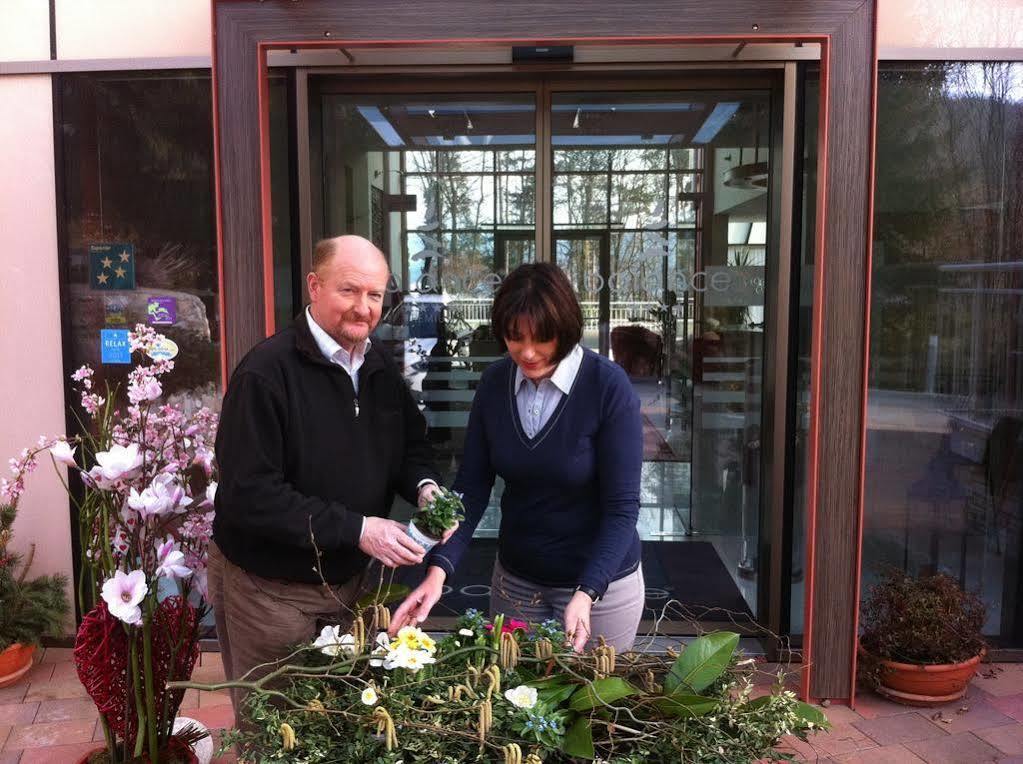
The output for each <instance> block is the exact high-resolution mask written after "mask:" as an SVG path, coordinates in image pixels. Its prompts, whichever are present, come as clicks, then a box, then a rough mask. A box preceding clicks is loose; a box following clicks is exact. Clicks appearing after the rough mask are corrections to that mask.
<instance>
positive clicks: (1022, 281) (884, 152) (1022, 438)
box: [863, 62, 1023, 647]
mask: <svg viewBox="0 0 1023 764" xmlns="http://www.w3.org/2000/svg"><path fill="white" fill-rule="evenodd" d="M907 124H910V125H913V130H911V131H908V130H906V128H905V126H906V125H907ZM1021 178H1023V64H1018V63H999V62H987V63H934V64H920V65H901V64H884V65H883V66H882V68H881V73H880V82H879V90H878V134H877V174H876V196H875V198H876V208H875V220H874V230H875V244H874V260H873V265H874V270H873V274H872V284H873V290H872V302H871V306H870V310H871V322H870V327H871V336H870V345H871V347H870V350H871V354H870V370H869V373H870V393H869V407H868V434H867V475H866V497H865V509H866V518H865V528H864V539H863V582H864V584H865V585H869V584H870V583H871V582H872V581H873V580H875V578H876V576H877V575H878V574H879V573H880V572H882V570H883V569H884V568H885V567H886V566H894V567H896V568H899V569H903V570H906V571H907V572H909V573H910V574H924V573H930V572H933V571H940V572H944V573H947V574H949V575H951V576H952V577H953V578H955V579H956V580H957V581H959V583H960V584H961V585H962V586H964V587H966V588H967V589H970V590H973V591H977V592H979V594H980V595H981V596H982V597H983V599H984V601H985V602H986V603H987V605H988V608H989V611H988V621H987V625H986V629H985V631H986V633H988V634H990V635H992V636H993V637H995V638H996V641H997V642H998V643H1000V644H1005V645H1011V646H1017V647H1018V646H1020V645H1021V644H1023V607H1021V605H1020V603H1021V601H1023V600H1021V596H1020V595H1021V591H1020V584H1021V578H1023V554H1021V552H1023V543H1021V542H1023V521H1021V518H1023V301H1021V296H1023V278H1021V277H1023V259H1021V257H1020V252H1019V242H1020V240H1021V239H1023V184H1021V181H1020V179H1021Z"/></svg>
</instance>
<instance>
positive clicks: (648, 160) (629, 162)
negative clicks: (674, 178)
mask: <svg viewBox="0 0 1023 764" xmlns="http://www.w3.org/2000/svg"><path fill="white" fill-rule="evenodd" d="M611 167H612V168H613V169H614V170H616V171H619V172H620V171H626V170H667V169H668V152H667V149H662V148H644V149H615V150H613V151H612V153H611Z"/></svg>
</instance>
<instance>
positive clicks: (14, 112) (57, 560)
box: [0, 4, 71, 632]
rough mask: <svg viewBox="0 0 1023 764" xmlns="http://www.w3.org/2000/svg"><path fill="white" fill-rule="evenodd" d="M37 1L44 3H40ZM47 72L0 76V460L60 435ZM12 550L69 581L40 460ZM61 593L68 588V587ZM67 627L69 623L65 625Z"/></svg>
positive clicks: (67, 542)
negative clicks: (0, 155) (32, 548)
mask: <svg viewBox="0 0 1023 764" xmlns="http://www.w3.org/2000/svg"><path fill="white" fill-rule="evenodd" d="M44 5H45V4H44ZM51 104H52V92H51V90H50V77H49V76H48V75H32V76H10V77H0V114H5V115H7V116H6V117H5V118H4V119H0V146H3V147H4V160H3V166H4V172H3V180H2V182H0V258H2V260H0V262H2V263H3V280H2V282H0V283H2V285H3V286H2V292H0V327H3V331H2V332H0V362H2V363H3V366H4V369H5V371H6V373H4V374H0V423H2V424H0V459H2V462H0V463H2V464H3V465H4V467H3V469H4V470H5V472H6V461H7V459H9V458H10V457H12V456H14V455H15V454H17V453H18V452H20V451H21V449H22V448H24V447H26V446H31V445H32V444H33V443H35V441H36V439H37V438H38V437H39V436H40V435H56V434H59V433H63V432H64V387H63V381H62V380H63V377H64V368H63V360H62V355H61V333H60V288H59V283H58V278H57V228H56V217H55V210H56V199H55V191H54V170H53V162H54V159H53V111H52V106H51ZM14 533H15V539H14V543H13V547H14V548H15V549H17V550H19V551H21V552H25V551H27V550H28V547H29V544H31V543H33V542H34V543H35V544H36V554H35V562H34V563H33V565H32V571H33V572H34V573H37V574H41V573H58V572H59V573H65V574H66V575H67V576H68V578H69V579H70V578H71V524H70V519H69V515H68V500H67V497H66V495H65V493H64V489H63V488H62V487H61V485H60V482H59V481H58V480H57V477H56V475H55V474H54V471H53V468H52V466H51V465H50V463H49V457H48V456H47V458H46V459H45V460H42V461H41V462H40V467H39V469H37V470H36V473H35V474H33V475H32V476H31V477H30V478H29V481H28V488H27V490H26V492H25V495H24V497H23V499H22V501H21V505H20V511H19V513H18V519H17V520H16V521H15V525H14ZM69 594H70V588H69ZM68 631H69V632H70V631H71V624H70V622H69V624H68Z"/></svg>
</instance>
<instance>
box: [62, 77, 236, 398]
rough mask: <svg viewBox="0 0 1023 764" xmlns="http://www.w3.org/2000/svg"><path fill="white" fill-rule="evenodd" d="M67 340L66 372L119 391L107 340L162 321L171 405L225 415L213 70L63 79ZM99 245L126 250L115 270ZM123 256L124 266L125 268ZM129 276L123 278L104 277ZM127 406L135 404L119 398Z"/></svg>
mask: <svg viewBox="0 0 1023 764" xmlns="http://www.w3.org/2000/svg"><path fill="white" fill-rule="evenodd" d="M59 98H60V106H61V112H60V113H61V114H62V120H63V122H62V125H61V126H60V127H61V129H60V130H59V131H58V133H59V135H60V136H61V139H62V141H63V144H62V149H63V152H62V153H63V157H62V158H63V167H61V168H59V171H60V172H61V173H62V177H63V179H64V196H63V198H61V199H58V200H57V201H58V204H60V205H63V209H64V214H65V216H66V220H67V238H68V251H67V253H65V254H62V257H66V258H67V270H66V273H67V274H68V276H67V279H68V285H67V288H68V294H69V296H70V303H69V306H68V308H67V310H68V311H69V327H70V335H69V337H68V340H69V343H70V345H69V347H68V348H67V350H66V352H67V353H68V355H69V360H68V363H69V364H70V365H71V366H73V367H75V368H77V367H78V366H80V365H81V364H85V363H88V364H90V365H92V366H93V368H94V369H96V380H97V382H98V384H99V386H100V389H101V390H102V389H103V382H104V381H108V382H110V384H111V386H113V385H120V390H121V395H122V396H123V394H124V389H125V385H124V382H125V379H126V376H127V372H128V371H129V370H130V368H131V367H130V366H129V365H122V364H117V363H103V362H102V356H101V351H100V348H101V333H102V332H109V331H115V332H116V331H126V330H128V329H131V328H132V327H134V325H135V324H136V323H151V322H155V320H156V314H154V315H152V316H151V314H150V309H149V306H150V305H151V304H154V303H155V304H157V305H159V306H160V307H161V311H160V314H159V315H160V319H159V320H160V323H158V324H156V325H155V328H156V329H157V330H158V331H159V332H160V333H162V334H164V335H165V336H167V337H168V338H170V339H171V340H173V341H174V342H176V343H177V345H178V356H177V357H176V358H175V359H174V364H175V368H174V372H173V373H172V374H168V375H167V376H166V377H164V378H163V387H164V392H165V393H166V394H167V395H168V397H169V399H170V401H171V402H175V403H179V404H184V405H189V404H190V403H196V404H198V403H201V404H204V405H208V406H210V407H211V408H214V409H217V408H219V405H220V404H219V394H218V387H219V382H220V366H219V344H220V321H219V315H218V291H219V289H218V284H217V245H216V230H215V226H214V219H213V211H214V209H215V205H214V203H213V141H212V133H211V127H210V126H211V124H212V113H211V106H210V103H211V102H210V77H209V72H208V71H207V72H205V73H204V72H190V71H182V72H175V73H174V74H173V75H163V74H158V73H157V74H154V73H139V74H137V75H136V74H132V73H123V72H118V73H116V74H113V73H111V74H107V73H104V74H69V75H64V76H62V77H61V78H60V92H59ZM102 248H108V250H109V251H110V252H116V253H118V254H117V255H116V256H115V258H114V259H115V260H117V262H115V263H112V264H111V265H110V266H109V267H108V266H107V265H106V264H105V262H104V260H105V259H106V258H105V256H103V255H101V254H97V253H98V252H99V251H100V250H101V249H102ZM122 258H123V259H122ZM119 267H120V268H123V275H124V278H120V277H117V278H115V279H114V280H112V281H111V280H104V278H103V277H104V276H106V275H109V274H113V275H114V276H119V275H118V274H117V270H118V268H119ZM122 402H126V401H122Z"/></svg>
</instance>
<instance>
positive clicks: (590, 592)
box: [575, 586, 600, 602]
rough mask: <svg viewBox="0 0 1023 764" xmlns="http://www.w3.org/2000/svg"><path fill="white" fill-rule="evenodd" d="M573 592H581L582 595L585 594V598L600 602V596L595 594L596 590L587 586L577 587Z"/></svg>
mask: <svg viewBox="0 0 1023 764" xmlns="http://www.w3.org/2000/svg"><path fill="white" fill-rule="evenodd" d="M575 590H576V591H577V592H582V593H583V594H585V595H586V596H587V597H589V598H590V599H591V600H593V601H594V602H597V601H598V600H600V595H599V594H597V590H596V589H592V588H590V587H589V586H577V587H576V588H575Z"/></svg>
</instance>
